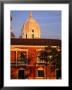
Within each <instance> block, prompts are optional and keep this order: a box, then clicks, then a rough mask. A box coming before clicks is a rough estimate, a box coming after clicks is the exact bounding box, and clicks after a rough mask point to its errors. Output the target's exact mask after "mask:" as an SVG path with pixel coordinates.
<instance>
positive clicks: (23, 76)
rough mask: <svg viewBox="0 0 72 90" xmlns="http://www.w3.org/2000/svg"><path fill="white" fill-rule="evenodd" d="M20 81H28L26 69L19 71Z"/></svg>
mask: <svg viewBox="0 0 72 90" xmlns="http://www.w3.org/2000/svg"><path fill="white" fill-rule="evenodd" d="M18 79H26V76H25V70H24V69H19V70H18Z"/></svg>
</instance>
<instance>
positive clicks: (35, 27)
mask: <svg viewBox="0 0 72 90" xmlns="http://www.w3.org/2000/svg"><path fill="white" fill-rule="evenodd" d="M40 35H41V30H40V26H39V24H38V23H37V21H36V20H35V19H34V18H33V17H32V12H30V14H29V17H28V19H27V21H26V22H25V23H24V25H23V27H22V35H21V37H22V38H11V49H10V50H11V79H56V63H55V62H54V64H51V63H49V60H51V58H52V57H53V56H52V53H50V54H49V55H46V56H45V55H44V58H45V57H46V58H45V60H48V61H45V60H44V58H43V57H42V58H41V52H45V53H46V52H48V53H49V51H51V50H50V48H49V47H51V48H52V49H56V50H57V53H60V52H61V49H60V48H61V40H57V39H41V38H40ZM45 48H46V50H45ZM45 53H44V54H45ZM46 54H47V53H46ZM42 55H43V54H42ZM53 59H54V58H53ZM52 61H54V60H52Z"/></svg>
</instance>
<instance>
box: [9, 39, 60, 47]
mask: <svg viewBox="0 0 72 90" xmlns="http://www.w3.org/2000/svg"><path fill="white" fill-rule="evenodd" d="M11 45H59V46H61V40H58V39H22V38H11Z"/></svg>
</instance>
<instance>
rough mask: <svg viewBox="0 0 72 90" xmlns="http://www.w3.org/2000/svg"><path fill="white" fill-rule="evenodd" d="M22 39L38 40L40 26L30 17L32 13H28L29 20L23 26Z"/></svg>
mask: <svg viewBox="0 0 72 90" xmlns="http://www.w3.org/2000/svg"><path fill="white" fill-rule="evenodd" d="M22 38H40V26H39V24H38V22H37V21H36V20H35V19H34V18H33V17H32V12H30V13H29V18H28V19H27V21H26V22H25V23H24V25H23V28H22Z"/></svg>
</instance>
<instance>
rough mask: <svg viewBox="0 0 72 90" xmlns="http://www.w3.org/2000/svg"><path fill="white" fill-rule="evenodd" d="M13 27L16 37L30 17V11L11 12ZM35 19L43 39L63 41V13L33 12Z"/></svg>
mask: <svg viewBox="0 0 72 90" xmlns="http://www.w3.org/2000/svg"><path fill="white" fill-rule="evenodd" d="M11 16H12V18H13V19H12V22H11V26H12V28H13V32H14V34H15V35H16V37H19V36H20V35H21V29H22V26H23V24H24V22H25V21H26V20H27V18H28V16H29V11H11ZM32 16H33V18H34V19H35V20H36V21H37V22H38V23H39V25H40V28H41V38H48V39H61V11H32Z"/></svg>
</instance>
